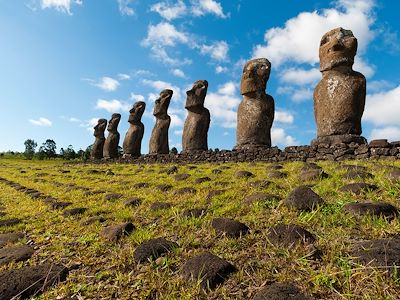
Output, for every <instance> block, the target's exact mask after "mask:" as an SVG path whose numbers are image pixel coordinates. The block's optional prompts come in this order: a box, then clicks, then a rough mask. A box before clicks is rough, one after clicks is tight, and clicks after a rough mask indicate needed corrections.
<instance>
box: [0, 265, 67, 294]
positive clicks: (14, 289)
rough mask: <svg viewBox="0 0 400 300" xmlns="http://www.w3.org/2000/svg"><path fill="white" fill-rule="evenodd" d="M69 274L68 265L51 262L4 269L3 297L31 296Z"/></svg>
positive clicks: (0, 280) (0, 283)
mask: <svg viewBox="0 0 400 300" xmlns="http://www.w3.org/2000/svg"><path fill="white" fill-rule="evenodd" d="M67 276H68V269H67V268H66V267H64V266H63V265H59V264H50V263H46V264H44V265H40V266H27V267H23V268H21V269H16V270H15V269H14V270H7V271H2V272H0V291H1V299H16V298H15V297H21V299H27V298H30V296H33V295H38V294H39V293H40V292H42V291H43V290H46V289H47V288H48V287H51V286H54V285H56V284H57V283H58V282H61V281H64V280H65V279H66V278H67Z"/></svg>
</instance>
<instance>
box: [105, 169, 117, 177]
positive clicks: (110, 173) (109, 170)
mask: <svg viewBox="0 0 400 300" xmlns="http://www.w3.org/2000/svg"><path fill="white" fill-rule="evenodd" d="M104 174H105V175H107V176H112V175H115V173H114V172H113V171H112V170H111V169H108V170H107V171H106V172H105V173H104Z"/></svg>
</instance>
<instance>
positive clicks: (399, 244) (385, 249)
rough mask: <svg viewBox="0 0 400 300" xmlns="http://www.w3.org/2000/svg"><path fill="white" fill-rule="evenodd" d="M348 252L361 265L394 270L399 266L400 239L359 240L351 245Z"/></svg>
mask: <svg viewBox="0 0 400 300" xmlns="http://www.w3.org/2000/svg"><path fill="white" fill-rule="evenodd" d="M349 254H350V256H351V257H353V258H354V259H355V260H357V261H359V262H360V263H362V264H363V265H368V266H376V267H380V268H381V270H382V268H383V270H394V268H395V267H397V268H399V267H400V239H392V240H390V239H381V240H372V241H365V242H359V243H356V244H354V245H353V246H352V247H351V249H350V253H349Z"/></svg>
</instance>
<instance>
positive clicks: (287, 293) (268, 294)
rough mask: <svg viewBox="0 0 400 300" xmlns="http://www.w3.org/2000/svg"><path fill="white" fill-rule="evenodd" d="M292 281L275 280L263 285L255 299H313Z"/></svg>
mask: <svg viewBox="0 0 400 300" xmlns="http://www.w3.org/2000/svg"><path fill="white" fill-rule="evenodd" d="M312 299H313V298H311V297H308V296H306V295H305V294H303V293H302V292H301V291H300V289H299V288H298V287H297V286H296V285H295V284H293V283H291V282H275V283H273V284H271V285H267V286H265V287H263V288H262V289H261V290H259V291H258V292H257V294H256V295H255V296H254V298H253V300H312Z"/></svg>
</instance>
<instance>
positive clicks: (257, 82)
mask: <svg viewBox="0 0 400 300" xmlns="http://www.w3.org/2000/svg"><path fill="white" fill-rule="evenodd" d="M270 73H271V63H270V62H269V61H268V59H266V58H256V59H252V60H250V61H248V62H247V63H246V64H245V65H244V68H243V75H242V80H241V81H240V93H241V94H242V95H245V94H247V93H251V92H256V91H265V88H266V86H267V81H268V79H269V74H270Z"/></svg>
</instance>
